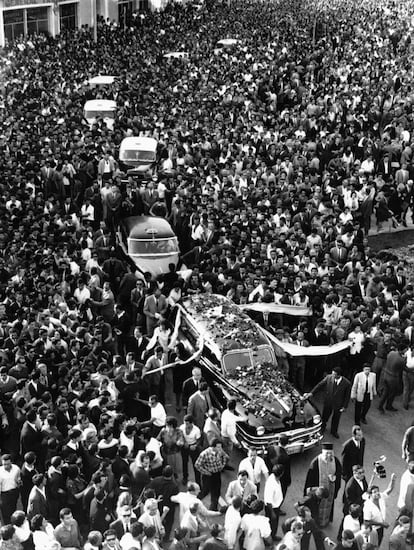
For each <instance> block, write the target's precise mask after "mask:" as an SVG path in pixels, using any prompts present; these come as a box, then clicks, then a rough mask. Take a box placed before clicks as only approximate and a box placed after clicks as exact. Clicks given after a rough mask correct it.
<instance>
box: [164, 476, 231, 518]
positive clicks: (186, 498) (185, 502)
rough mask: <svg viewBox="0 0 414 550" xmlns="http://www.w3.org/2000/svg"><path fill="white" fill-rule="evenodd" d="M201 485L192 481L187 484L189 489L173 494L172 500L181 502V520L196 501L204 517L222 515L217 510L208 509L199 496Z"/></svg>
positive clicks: (177, 502) (200, 513)
mask: <svg viewBox="0 0 414 550" xmlns="http://www.w3.org/2000/svg"><path fill="white" fill-rule="evenodd" d="M200 491H201V489H200V485H199V484H198V483H194V482H193V481H190V482H189V483H188V484H187V491H186V492H181V493H178V494H177V495H172V496H171V498H170V500H171V502H175V503H176V504H179V506H180V513H179V515H180V522H181V520H182V519H183V517H184V514H185V513H186V512H188V510H189V509H190V506H191V505H192V504H194V503H195V502H197V503H198V514H199V516H200V517H201V518H202V519H205V518H207V517H216V516H220V515H221V514H220V512H216V511H215V510H208V509H207V508H206V507H205V506H204V504H203V503H202V501H201V500H200V499H199V498H198V495H199V494H200Z"/></svg>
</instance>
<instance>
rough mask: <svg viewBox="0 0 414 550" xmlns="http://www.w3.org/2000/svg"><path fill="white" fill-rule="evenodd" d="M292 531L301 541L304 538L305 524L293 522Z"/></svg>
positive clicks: (297, 521)
mask: <svg viewBox="0 0 414 550" xmlns="http://www.w3.org/2000/svg"><path fill="white" fill-rule="evenodd" d="M290 530H291V531H292V534H293V536H294V537H295V538H296V539H301V538H302V536H303V523H302V522H301V521H299V520H295V521H293V522H292V524H291V526H290Z"/></svg>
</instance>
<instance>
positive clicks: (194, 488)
mask: <svg viewBox="0 0 414 550" xmlns="http://www.w3.org/2000/svg"><path fill="white" fill-rule="evenodd" d="M187 491H188V492H189V493H191V494H192V495H195V496H198V495H199V494H200V491H201V489H200V485H199V484H198V483H196V482H195V481H189V482H188V483H187Z"/></svg>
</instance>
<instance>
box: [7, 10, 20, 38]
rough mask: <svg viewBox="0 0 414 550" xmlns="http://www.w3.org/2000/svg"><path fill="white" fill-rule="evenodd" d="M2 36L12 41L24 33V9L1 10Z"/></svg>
mask: <svg viewBox="0 0 414 550" xmlns="http://www.w3.org/2000/svg"><path fill="white" fill-rule="evenodd" d="M3 19H4V36H5V37H6V38H7V40H8V41H9V42H13V40H16V38H18V37H19V36H20V35H23V34H24V10H8V11H5V12H3Z"/></svg>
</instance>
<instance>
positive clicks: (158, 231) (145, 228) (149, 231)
mask: <svg viewBox="0 0 414 550" xmlns="http://www.w3.org/2000/svg"><path fill="white" fill-rule="evenodd" d="M122 224H123V226H124V227H125V229H126V231H127V234H128V235H127V236H128V238H129V239H146V238H147V239H152V238H154V239H169V238H171V237H175V233H174V231H173V230H172V227H171V225H170V224H169V223H168V222H167V220H165V219H164V218H157V217H155V216H129V217H128V218H124V219H123V220H122Z"/></svg>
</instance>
